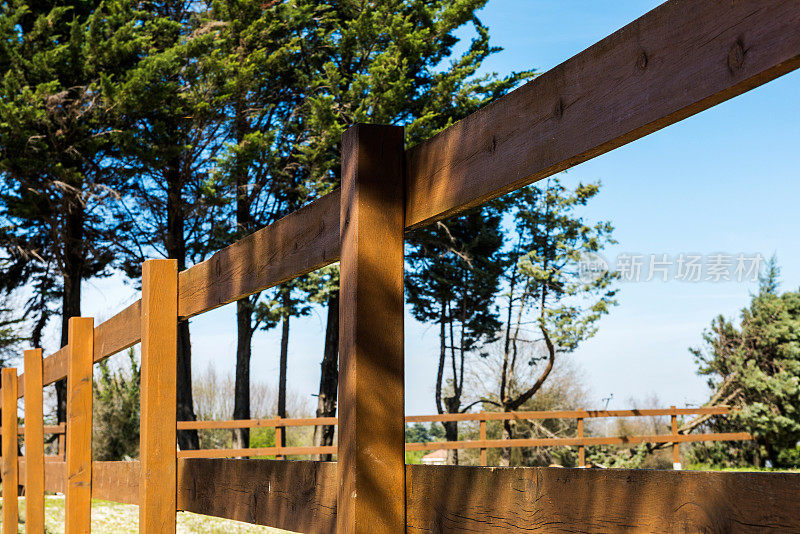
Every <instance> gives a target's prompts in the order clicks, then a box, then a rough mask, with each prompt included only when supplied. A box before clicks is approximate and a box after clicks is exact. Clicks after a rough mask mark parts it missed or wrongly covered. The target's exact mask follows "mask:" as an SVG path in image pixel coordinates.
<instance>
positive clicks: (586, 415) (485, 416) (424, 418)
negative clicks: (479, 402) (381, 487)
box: [178, 406, 753, 469]
mask: <svg viewBox="0 0 800 534" xmlns="http://www.w3.org/2000/svg"><path fill="white" fill-rule="evenodd" d="M730 412H731V409H730V407H728V406H711V407H702V408H676V407H675V406H672V407H670V408H668V409H642V410H554V411H536V412H481V413H462V414H438V415H411V416H406V418H405V420H406V423H434V422H437V423H444V422H447V421H465V422H475V421H477V422H478V426H479V435H480V439H478V440H461V441H430V442H425V443H406V444H405V450H406V452H408V451H429V450H443V449H445V450H446V449H480V450H481V452H480V464H481V465H482V466H486V465H488V458H487V449H493V448H498V449H500V448H516V447H559V446H560V447H577V448H578V465H579V466H580V467H585V466H586V447H587V446H592V445H623V446H624V445H635V444H637V443H667V444H672V462H673V467H674V468H675V469H680V468H681V461H680V451H679V445H680V444H681V443H688V442H700V441H742V440H750V439H753V437H752V436H751V435H750V434H748V433H747V432H715V433H705V434H686V433H682V432H679V430H678V416H681V415H728V414H730ZM609 417H669V418H670V430H671V433H670V434H651V435H632V436H586V435H584V424H583V421H584V419H599V418H609ZM534 419H538V420H543V419H574V420H575V421H576V423H577V424H576V435H575V436H574V437H547V438H514V439H487V437H486V422H487V421H506V420H518V421H529V420H534ZM337 423H338V420H337V419H336V418H335V417H309V418H299V419H281V418H280V417H276V418H272V419H246V420H243V419H238V420H227V421H179V422H178V430H185V429H196V430H209V429H234V428H274V429H275V443H276V445H275V446H272V447H252V448H249V449H224V448H223V449H200V450H190V451H178V458H227V457H248V456H275V457H276V459H283V457H284V456H286V455H290V454H291V455H313V454H336V447H335V446H311V447H305V446H304V447H298V446H293V447H282V446H280V445H278V443H280V442H281V434H282V433H283V432H285V431H286V427H303V426H335V425H336V424H337Z"/></svg>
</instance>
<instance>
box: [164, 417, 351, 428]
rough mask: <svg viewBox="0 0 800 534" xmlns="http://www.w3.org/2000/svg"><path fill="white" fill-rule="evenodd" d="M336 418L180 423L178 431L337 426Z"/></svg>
mask: <svg viewBox="0 0 800 534" xmlns="http://www.w3.org/2000/svg"><path fill="white" fill-rule="evenodd" d="M336 424H338V419H337V418H336V417H302V418H297V419H280V418H272V419H231V420H227V421H178V430H187V429H192V428H195V429H198V430H200V429H209V428H257V427H267V428H274V427H277V426H316V425H336Z"/></svg>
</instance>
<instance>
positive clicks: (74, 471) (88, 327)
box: [64, 317, 94, 534]
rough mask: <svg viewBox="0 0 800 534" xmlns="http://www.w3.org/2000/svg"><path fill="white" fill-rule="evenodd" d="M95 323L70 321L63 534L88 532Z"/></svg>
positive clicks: (86, 318) (90, 502)
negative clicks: (64, 530)
mask: <svg viewBox="0 0 800 534" xmlns="http://www.w3.org/2000/svg"><path fill="white" fill-rule="evenodd" d="M93 356H94V320H93V319H92V318H90V317H72V318H71V319H70V320H69V368H68V371H67V481H66V486H67V488H66V501H65V503H64V507H65V514H66V534H78V533H80V534H84V533H86V532H90V531H91V513H92V506H91V505H92V362H93Z"/></svg>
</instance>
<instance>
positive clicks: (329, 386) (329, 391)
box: [314, 291, 339, 462]
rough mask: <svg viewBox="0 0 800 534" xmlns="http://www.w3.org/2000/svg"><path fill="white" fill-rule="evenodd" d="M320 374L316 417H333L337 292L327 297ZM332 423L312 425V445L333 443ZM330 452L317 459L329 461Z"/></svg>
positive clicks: (334, 403)
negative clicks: (326, 318) (326, 314)
mask: <svg viewBox="0 0 800 534" xmlns="http://www.w3.org/2000/svg"><path fill="white" fill-rule="evenodd" d="M321 367H322V374H321V375H320V378H319V397H318V398H317V417H335V416H336V400H337V393H338V389H339V292H338V291H335V292H333V293H331V295H330V297H328V323H327V325H326V326H325V348H324V352H323V354H322V366H321ZM334 430H335V427H334V426H333V425H325V426H315V427H314V446H315V447H327V446H330V445H333V434H334ZM332 459H333V458H332V455H331V454H320V455H317V460H319V461H322V462H330V461H331V460H332Z"/></svg>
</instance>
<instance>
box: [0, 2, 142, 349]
mask: <svg viewBox="0 0 800 534" xmlns="http://www.w3.org/2000/svg"><path fill="white" fill-rule="evenodd" d="M132 13H133V11H132V5H131V4H130V2H127V1H126V0H119V1H117V0H107V1H102V2H101V1H87V2H81V3H78V4H59V3H52V2H44V3H41V2H39V3H36V2H34V3H31V2H24V1H19V0H11V1H8V2H3V4H2V7H0V72H2V73H3V77H2V79H0V177H2V182H0V219H2V220H3V221H4V222H3V225H2V227H0V241H1V242H2V248H3V249H4V250H6V251H7V253H8V256H9V258H10V259H11V260H12V261H13V263H12V265H11V267H10V268H9V270H8V271H7V272H6V273H4V276H3V278H2V280H1V281H0V286H2V287H3V289H5V290H8V289H12V288H13V287H16V286H21V285H28V286H29V287H31V288H32V289H33V290H34V295H33V296H32V297H31V298H30V300H29V301H28V302H27V306H26V308H27V310H28V311H29V312H31V313H33V314H34V315H35V321H34V325H33V335H32V338H33V340H34V342H35V343H36V344H38V343H39V342H40V337H41V332H42V329H43V328H44V325H45V323H46V322H47V320H48V318H49V317H50V315H51V314H52V313H53V310H52V309H51V307H50V303H51V301H53V300H56V299H58V298H60V297H62V296H63V297H64V303H63V305H62V306H63V308H62V312H63V313H65V314H66V315H67V316H69V315H77V314H78V313H79V307H80V306H79V303H80V283H81V280H82V279H86V278H91V277H94V276H99V275H103V274H107V272H108V271H107V267H108V265H109V264H110V262H111V261H112V259H113V255H112V254H111V252H110V247H111V243H110V242H111V240H112V239H113V236H114V235H115V234H116V233H118V232H121V231H123V230H124V228H123V227H124V224H122V223H121V222H120V221H118V220H116V219H110V218H108V217H105V216H104V212H103V209H102V208H103V206H105V205H107V204H109V203H113V202H114V201H115V199H116V198H117V195H119V194H120V193H121V192H122V190H123V189H124V188H125V182H124V180H123V179H121V177H120V175H119V174H118V173H117V172H115V165H114V164H113V162H114V159H115V156H116V154H117V148H118V147H117V145H116V143H115V141H114V135H113V127H112V123H111V120H110V113H109V112H110V106H109V104H108V102H107V100H106V98H105V97H106V94H107V91H108V90H109V89H110V88H113V87H114V86H115V84H116V83H117V81H118V79H119V77H120V76H121V75H122V74H123V73H124V72H126V71H127V69H128V68H129V67H130V66H131V64H132V63H135V61H136V58H137V55H138V51H137V46H136V45H135V41H136V39H135V37H134V35H135V33H136V23H135V17H134V15H133V14H132ZM76 308H77V309H76Z"/></svg>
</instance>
